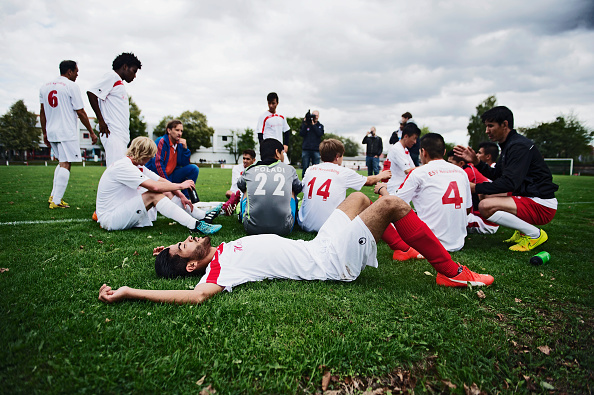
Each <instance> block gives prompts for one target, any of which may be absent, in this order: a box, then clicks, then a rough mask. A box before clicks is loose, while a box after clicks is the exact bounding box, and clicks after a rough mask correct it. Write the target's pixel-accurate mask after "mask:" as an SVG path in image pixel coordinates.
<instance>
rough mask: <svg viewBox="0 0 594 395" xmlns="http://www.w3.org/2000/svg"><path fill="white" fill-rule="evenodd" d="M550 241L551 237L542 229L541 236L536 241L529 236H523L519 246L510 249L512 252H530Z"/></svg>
mask: <svg viewBox="0 0 594 395" xmlns="http://www.w3.org/2000/svg"><path fill="white" fill-rule="evenodd" d="M548 239H549V236H548V235H547V233H546V232H545V231H544V230H542V229H541V230H540V236H538V237H537V238H536V239H532V238H530V237H528V236H522V238H521V239H520V241H518V244H515V245H513V246H511V247H509V249H510V250H512V251H530V250H532V249H534V248H536V247H538V246H539V245H541V244H542V243H544V242H545V241H547V240H548Z"/></svg>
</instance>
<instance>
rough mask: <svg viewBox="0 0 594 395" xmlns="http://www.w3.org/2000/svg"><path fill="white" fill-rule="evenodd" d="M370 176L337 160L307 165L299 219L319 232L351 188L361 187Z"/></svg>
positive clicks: (308, 228)
mask: <svg viewBox="0 0 594 395" xmlns="http://www.w3.org/2000/svg"><path fill="white" fill-rule="evenodd" d="M366 181H367V177H364V176H362V175H360V174H358V173H357V172H355V171H354V170H351V169H349V168H346V167H342V166H338V165H337V164H334V163H330V162H324V163H320V164H318V165H314V166H310V167H308V168H307V172H306V173H305V178H304V179H303V181H301V185H303V203H302V204H301V209H300V210H299V215H298V221H299V225H300V226H301V228H302V229H303V230H305V231H307V232H317V231H318V230H319V229H320V228H321V227H322V225H323V224H324V222H326V220H327V219H328V217H329V216H330V214H332V212H333V211H334V209H336V207H338V205H339V204H340V203H342V201H343V200H344V199H345V197H346V190H347V189H348V188H353V189H356V190H357V191H359V190H361V188H362V187H363V185H365V182H366Z"/></svg>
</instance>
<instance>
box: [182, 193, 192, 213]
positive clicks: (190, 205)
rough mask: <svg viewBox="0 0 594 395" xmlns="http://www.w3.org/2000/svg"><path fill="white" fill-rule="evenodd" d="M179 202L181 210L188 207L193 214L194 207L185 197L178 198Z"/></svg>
mask: <svg viewBox="0 0 594 395" xmlns="http://www.w3.org/2000/svg"><path fill="white" fill-rule="evenodd" d="M180 200H181V204H182V206H183V208H186V207H190V211H191V212H194V205H193V204H192V202H191V201H190V200H189V199H188V198H187V197H186V196H185V195H184V197H182V198H180Z"/></svg>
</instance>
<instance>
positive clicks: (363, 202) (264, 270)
mask: <svg viewBox="0 0 594 395" xmlns="http://www.w3.org/2000/svg"><path fill="white" fill-rule="evenodd" d="M390 222H393V223H394V225H395V226H396V229H397V230H398V232H399V233H400V235H401V236H402V238H403V239H404V241H405V242H406V243H407V244H409V245H411V246H413V247H414V248H415V249H418V250H419V252H421V253H422V254H423V255H424V256H425V257H426V258H427V260H428V261H429V262H430V263H431V265H433V267H434V268H435V269H436V270H437V272H438V274H437V279H436V282H437V284H439V285H444V286H449V287H466V286H467V285H468V284H471V285H473V286H482V285H490V284H492V283H493V277H492V276H490V275H487V274H477V273H474V272H472V271H470V270H469V269H468V268H467V267H465V266H461V265H459V264H457V263H455V262H454V261H452V258H451V257H450V255H449V254H448V252H447V251H446V250H445V249H444V248H443V246H442V245H441V244H440V243H439V241H438V240H437V238H436V237H435V235H433V233H432V232H431V230H429V228H428V227H427V225H425V224H424V223H423V222H422V221H421V220H420V219H419V218H418V217H417V215H416V214H415V213H414V211H412V210H411V208H410V206H409V205H408V204H406V203H405V202H404V201H403V200H402V199H399V198H397V197H395V196H386V197H383V198H381V199H379V200H378V201H377V202H375V203H374V204H373V205H371V206H370V200H369V198H368V197H367V196H365V195H364V194H362V193H361V192H354V193H352V194H351V195H350V196H349V197H348V198H346V200H344V201H343V202H342V203H341V204H340V205H339V206H338V208H337V209H336V210H335V211H334V212H333V213H332V215H331V216H330V218H328V221H326V223H325V224H324V226H322V228H321V229H320V231H319V232H318V234H317V236H316V238H315V239H313V240H312V241H303V240H291V239H285V238H282V237H280V236H277V235H270V234H266V235H256V236H247V237H243V238H241V239H239V240H235V241H232V242H229V243H222V244H221V245H219V246H218V247H213V246H211V244H210V238H209V237H202V238H194V237H188V238H187V239H186V240H184V241H182V242H180V243H177V244H173V245H171V246H169V247H167V248H165V247H157V248H155V250H154V254H158V255H157V258H156V261H155V270H156V272H157V274H158V275H159V276H163V277H170V278H171V277H177V276H192V275H194V276H196V275H202V278H201V280H200V282H199V283H198V285H196V287H195V288H194V290H143V289H134V288H129V287H121V288H119V289H117V290H114V289H111V287H109V286H108V285H106V284H103V286H101V289H100V290H99V300H101V301H103V302H106V303H112V302H118V301H121V300H124V299H142V300H150V301H153V302H163V303H178V304H182V303H194V304H195V303H201V302H203V301H205V300H206V299H208V298H210V297H211V296H213V295H215V294H217V293H219V292H221V291H223V290H227V291H231V290H232V288H233V287H235V286H237V285H240V284H244V283H247V282H251V281H261V280H263V279H265V278H282V279H292V280H337V281H353V280H355V279H356V278H357V277H358V276H359V274H360V273H361V271H362V270H363V269H364V268H365V266H367V265H369V266H372V267H377V264H378V263H377V257H376V255H377V247H376V241H377V240H379V239H380V238H381V237H382V234H383V233H384V230H385V229H386V227H387V226H388V224H389V223H390Z"/></svg>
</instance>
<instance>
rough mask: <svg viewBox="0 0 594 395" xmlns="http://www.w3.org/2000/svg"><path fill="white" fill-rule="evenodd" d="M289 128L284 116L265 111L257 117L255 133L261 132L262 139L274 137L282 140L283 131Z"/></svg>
mask: <svg viewBox="0 0 594 395" xmlns="http://www.w3.org/2000/svg"><path fill="white" fill-rule="evenodd" d="M287 130H291V128H290V127H289V124H288V123H287V120H286V119H285V117H284V116H282V115H279V114H273V113H271V112H270V111H266V112H265V113H264V114H262V115H260V118H259V119H258V127H257V128H256V132H257V133H262V137H263V138H264V139H276V140H278V141H280V142H281V143H282V142H283V133H284V132H286V131H287Z"/></svg>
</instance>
